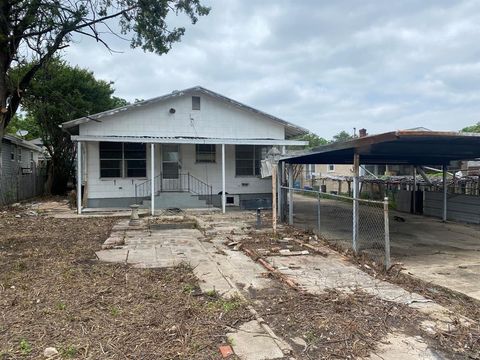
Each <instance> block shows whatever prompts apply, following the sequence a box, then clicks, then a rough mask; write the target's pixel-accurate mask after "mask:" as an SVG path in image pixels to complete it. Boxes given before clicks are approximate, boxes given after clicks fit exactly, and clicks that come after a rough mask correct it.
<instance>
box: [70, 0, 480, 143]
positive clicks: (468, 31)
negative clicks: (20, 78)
mask: <svg viewBox="0 0 480 360" xmlns="http://www.w3.org/2000/svg"><path fill="white" fill-rule="evenodd" d="M204 3H205V4H207V5H210V6H211V7H212V11H211V13H210V15H209V16H207V17H204V18H201V19H200V20H199V22H198V23H197V24H196V25H195V26H191V25H189V24H188V22H186V21H185V18H179V19H174V21H175V23H177V22H179V23H184V24H186V25H187V26H186V28H187V31H186V34H185V37H184V38H183V40H182V42H181V43H177V44H175V45H174V48H173V49H172V50H171V51H170V52H169V53H168V54H167V55H163V56H157V55H154V54H146V53H144V52H143V51H141V50H138V49H136V50H132V49H130V47H129V44H128V43H126V42H123V41H121V40H114V41H113V48H114V49H116V50H120V51H122V53H121V54H110V53H109V52H108V51H107V50H105V48H102V47H101V46H100V45H97V44H96V43H94V42H93V41H91V40H87V39H78V41H77V42H76V44H74V45H73V46H71V47H70V48H69V49H68V50H67V53H66V59H67V60H68V61H69V62H70V63H72V64H78V65H79V66H82V67H87V68H89V69H91V70H92V71H94V73H95V75H96V76H97V78H101V79H104V80H109V81H114V82H115V85H114V86H115V89H116V95H117V96H120V97H123V98H125V99H127V100H129V101H133V100H134V99H136V98H141V99H148V98H151V97H155V96H159V95H163V94H165V93H169V92H171V91H172V90H176V89H177V90H180V89H184V88H188V87H192V86H196V85H201V86H204V87H206V88H208V89H211V90H213V91H217V92H219V93H221V94H223V95H225V96H228V97H231V98H233V99H235V100H238V101H240V102H244V103H246V104H247V105H251V106H253V107H256V108H258V109H260V110H263V111H265V112H268V113H271V114H273V115H275V116H278V117H280V118H283V119H285V120H287V121H291V122H293V123H296V124H298V125H301V126H304V127H306V128H308V129H310V130H311V131H312V132H315V133H317V134H318V135H320V136H323V137H325V138H331V136H332V135H334V134H335V133H338V132H339V131H341V130H347V131H349V132H351V131H353V130H352V129H353V128H354V127H356V128H357V129H359V128H361V127H365V128H367V130H368V132H369V133H371V134H373V133H379V132H383V131H389V130H396V129H407V128H412V127H418V126H423V127H427V128H430V129H433V130H459V129H461V128H462V127H464V126H467V125H471V124H474V123H476V122H478V121H480V116H479V114H480V1H478V0H476V1H460V0H452V1H442V0H422V1H418V0H401V1H385V0H378V1H366V0H365V1H363V0H362V1H361V0H357V1H355V0H350V1H346V0H345V1H343V0H335V1H326V0H291V1H287V0H284V1H282V0H263V1H258V0H208V1H204Z"/></svg>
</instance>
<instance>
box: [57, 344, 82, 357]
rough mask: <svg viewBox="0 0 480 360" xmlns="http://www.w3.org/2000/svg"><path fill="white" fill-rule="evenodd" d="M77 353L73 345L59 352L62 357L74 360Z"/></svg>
mask: <svg viewBox="0 0 480 360" xmlns="http://www.w3.org/2000/svg"><path fill="white" fill-rule="evenodd" d="M77 353H78V350H77V348H76V347H75V346H74V345H70V346H69V347H67V348H65V349H61V350H60V354H62V356H63V357H66V358H68V359H71V358H74V357H75V356H76V355H77Z"/></svg>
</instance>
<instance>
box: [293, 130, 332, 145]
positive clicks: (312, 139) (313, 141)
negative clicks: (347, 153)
mask: <svg viewBox="0 0 480 360" xmlns="http://www.w3.org/2000/svg"><path fill="white" fill-rule="evenodd" d="M298 140H303V141H308V145H307V148H308V149H313V148H316V147H319V146H321V145H325V144H328V141H327V140H326V139H324V138H322V137H320V136H318V135H317V134H314V133H308V134H305V135H302V136H300V137H298Z"/></svg>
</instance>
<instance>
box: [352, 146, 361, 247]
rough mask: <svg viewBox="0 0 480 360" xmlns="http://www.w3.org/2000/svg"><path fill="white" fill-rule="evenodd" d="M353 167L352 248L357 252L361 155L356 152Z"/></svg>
mask: <svg viewBox="0 0 480 360" xmlns="http://www.w3.org/2000/svg"><path fill="white" fill-rule="evenodd" d="M353 168H354V176H353V212H352V215H353V219H352V220H353V225H352V229H353V231H352V248H353V252H354V253H355V254H357V253H358V248H359V247H358V230H359V229H358V225H359V221H358V220H359V205H360V204H359V202H358V198H359V195H360V194H359V192H360V186H359V168H360V156H359V155H358V154H355V155H354V157H353Z"/></svg>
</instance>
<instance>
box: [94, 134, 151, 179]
mask: <svg viewBox="0 0 480 360" xmlns="http://www.w3.org/2000/svg"><path fill="white" fill-rule="evenodd" d="M146 176H147V148H146V145H145V144H142V143H119V142H101V143H100V177H102V178H116V177H133V178H134V177H146Z"/></svg>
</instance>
